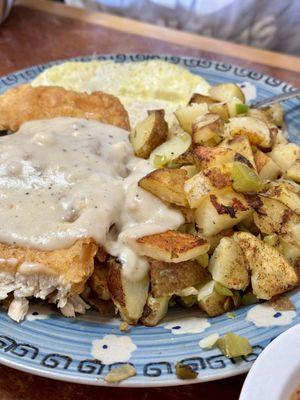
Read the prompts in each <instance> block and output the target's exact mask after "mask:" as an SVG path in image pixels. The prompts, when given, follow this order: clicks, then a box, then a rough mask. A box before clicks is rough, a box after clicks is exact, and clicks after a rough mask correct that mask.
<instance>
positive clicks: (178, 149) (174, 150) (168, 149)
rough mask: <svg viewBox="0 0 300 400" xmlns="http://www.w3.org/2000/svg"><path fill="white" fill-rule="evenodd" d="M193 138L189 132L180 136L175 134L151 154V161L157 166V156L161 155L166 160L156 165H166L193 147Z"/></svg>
mask: <svg viewBox="0 0 300 400" xmlns="http://www.w3.org/2000/svg"><path fill="white" fill-rule="evenodd" d="M191 143H192V138H191V136H190V135H189V134H188V133H182V134H180V135H178V136H173V137H172V138H171V139H169V140H167V141H166V142H164V143H163V144H161V145H160V146H158V147H157V148H156V149H155V150H154V151H153V152H152V153H151V155H150V161H151V163H152V165H153V166H155V162H154V161H155V160H156V159H157V157H161V158H162V159H163V160H164V164H163V165H159V166H156V168H158V167H164V166H167V165H168V164H170V163H172V162H174V161H175V160H176V159H177V158H178V157H179V156H181V155H183V154H184V153H186V152H187V151H188V150H189V148H190V147H191Z"/></svg>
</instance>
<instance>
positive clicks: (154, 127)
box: [130, 110, 168, 158]
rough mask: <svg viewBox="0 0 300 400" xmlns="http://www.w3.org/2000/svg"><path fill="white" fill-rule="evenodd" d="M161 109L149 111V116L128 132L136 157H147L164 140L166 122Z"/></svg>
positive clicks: (166, 131) (166, 127)
mask: <svg viewBox="0 0 300 400" xmlns="http://www.w3.org/2000/svg"><path fill="white" fill-rule="evenodd" d="M164 115H165V113H164V111H163V110H154V111H150V112H149V116H148V117H147V118H146V119H144V120H143V121H141V122H140V123H138V124H137V126H136V127H135V129H133V130H132V131H131V133H130V140H131V143H132V146H133V149H134V152H135V154H136V155H137V156H138V157H142V158H148V157H149V156H150V153H151V152H152V150H153V149H155V148H156V147H157V146H159V145H160V144H162V143H163V142H165V140H166V139H167V135H168V124H167V122H166V121H165V118H164Z"/></svg>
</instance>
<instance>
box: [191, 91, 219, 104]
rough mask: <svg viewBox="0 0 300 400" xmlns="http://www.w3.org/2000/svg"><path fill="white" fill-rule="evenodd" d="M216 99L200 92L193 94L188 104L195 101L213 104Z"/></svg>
mask: <svg viewBox="0 0 300 400" xmlns="http://www.w3.org/2000/svg"><path fill="white" fill-rule="evenodd" d="M215 102H216V101H215V100H214V99H212V98H211V97H209V96H205V95H203V94H200V93H194V94H193V95H192V97H191V98H190V101H189V103H188V104H193V103H197V104H201V103H206V104H212V103H215Z"/></svg>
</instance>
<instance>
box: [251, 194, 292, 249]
mask: <svg viewBox="0 0 300 400" xmlns="http://www.w3.org/2000/svg"><path fill="white" fill-rule="evenodd" d="M251 204H252V207H253V208H254V209H255V212H254V214H253V219H254V223H255V225H256V226H257V227H258V228H259V230H260V231H261V232H262V233H264V234H267V235H271V234H277V235H279V236H280V237H281V238H282V239H283V240H285V241H287V242H289V243H291V244H293V243H294V244H296V245H298V246H300V232H299V227H300V216H299V215H297V214H296V213H295V212H294V211H292V210H291V209H290V208H289V207H287V206H286V205H285V204H283V203H282V202H281V201H278V200H276V199H273V198H269V197H266V196H265V195H259V196H256V198H255V199H254V201H253V200H252V203H251Z"/></svg>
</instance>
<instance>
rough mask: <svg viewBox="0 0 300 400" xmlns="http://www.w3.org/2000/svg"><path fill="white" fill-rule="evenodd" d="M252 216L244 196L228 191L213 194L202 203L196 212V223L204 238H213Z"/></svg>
mask: <svg viewBox="0 0 300 400" xmlns="http://www.w3.org/2000/svg"><path fill="white" fill-rule="evenodd" d="M251 214H252V209H251V207H250V206H249V204H248V202H247V201H246V199H245V197H244V196H243V195H242V194H239V193H235V192H234V191H233V190H228V191H227V192H225V193H222V194H211V195H209V196H207V197H206V198H205V199H203V201H202V202H201V204H200V206H199V207H198V208H197V209H196V212H195V221H196V224H197V226H198V228H199V229H200V230H201V232H202V233H203V235H204V236H212V235H216V234H217V233H219V232H221V231H223V230H224V229H228V228H232V227H233V226H234V225H237V224H238V223H239V222H240V221H242V220H243V219H245V218H247V217H249V216H250V215H251Z"/></svg>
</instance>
